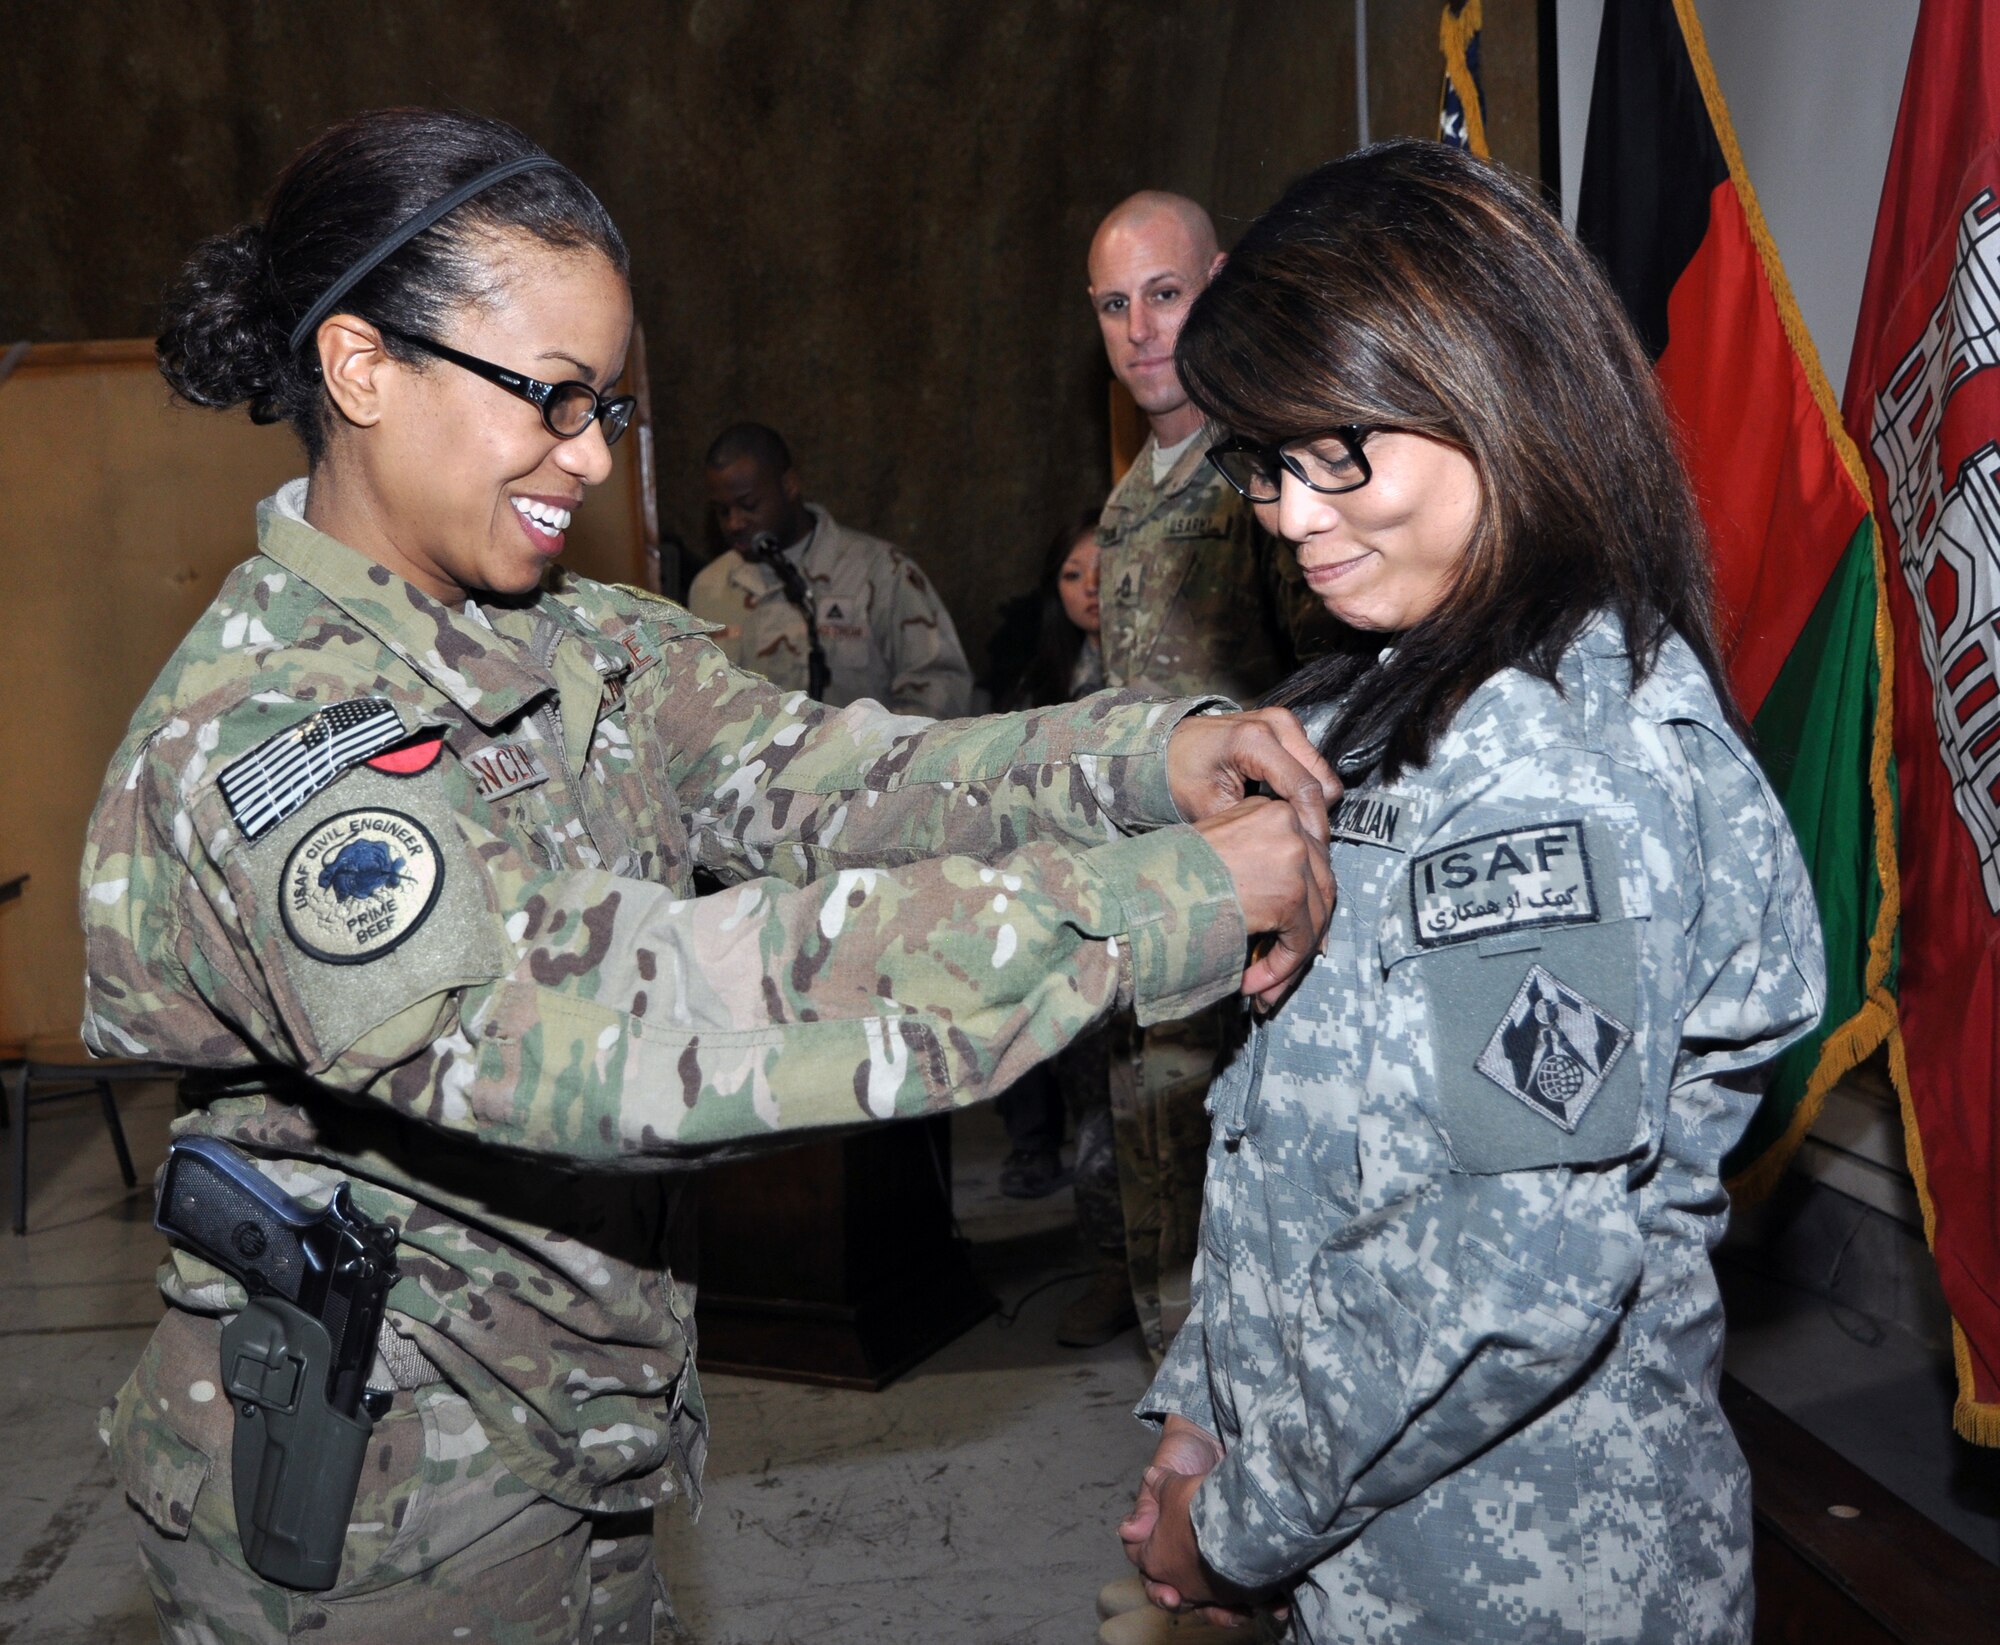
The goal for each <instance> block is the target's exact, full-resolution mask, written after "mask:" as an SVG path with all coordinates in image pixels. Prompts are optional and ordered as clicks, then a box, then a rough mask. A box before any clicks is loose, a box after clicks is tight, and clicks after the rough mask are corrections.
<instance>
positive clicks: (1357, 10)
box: [1354, 0, 1368, 148]
mask: <svg viewBox="0 0 2000 1645" xmlns="http://www.w3.org/2000/svg"><path fill="white" fill-rule="evenodd" d="M1354 130H1355V132H1356V134H1357V136H1356V144H1357V146H1358V147H1362V148H1365V147H1367V145H1368V0H1354Z"/></svg>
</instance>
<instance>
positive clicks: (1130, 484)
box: [1104, 431, 1209, 514]
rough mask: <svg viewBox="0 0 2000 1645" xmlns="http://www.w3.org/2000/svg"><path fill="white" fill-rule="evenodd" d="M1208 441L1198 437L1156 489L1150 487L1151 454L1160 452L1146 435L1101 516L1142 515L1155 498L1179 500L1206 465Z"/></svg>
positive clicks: (1156, 442)
mask: <svg viewBox="0 0 2000 1645" xmlns="http://www.w3.org/2000/svg"><path fill="white" fill-rule="evenodd" d="M1208 447H1209V441H1208V440H1207V439H1206V438H1204V437H1202V436H1201V435H1197V436H1196V437H1195V440H1194V443H1193V444H1192V445H1190V446H1189V447H1188V448H1187V450H1185V451H1183V452H1182V453H1181V454H1180V458H1179V460H1178V461H1177V462H1176V463H1175V464H1174V466H1173V467H1172V468H1170V469H1168V470H1167V475H1166V478H1165V479H1163V480H1162V481H1160V483H1159V484H1158V485H1155V484H1153V453H1154V452H1155V451H1157V450H1159V448H1160V442H1159V441H1158V440H1157V439H1155V438H1154V437H1153V435H1152V433H1151V432H1150V431H1149V432H1148V433H1147V435H1146V443H1145V444H1144V445H1142V446H1141V447H1140V448H1139V455H1138V456H1136V457H1134V458H1133V459H1132V466H1131V467H1130V468H1128V469H1127V470H1126V471H1125V477H1124V478H1123V479H1122V480H1120V481H1119V482H1118V484H1117V487H1116V488H1115V489H1114V490H1113V491H1112V493H1111V496H1110V498H1109V499H1108V500H1107V501H1106V503H1105V505H1104V512H1105V513H1106V514H1111V513H1123V512H1127V511H1131V512H1135V513H1136V512H1143V511H1144V510H1145V509H1147V508H1150V507H1151V506H1152V504H1153V502H1154V500H1155V499H1157V498H1164V497H1178V496H1179V495H1180V494H1181V493H1182V492H1183V491H1185V490H1187V488H1188V487H1189V486H1191V485H1193V484H1194V482H1195V480H1196V478H1197V477H1198V476H1199V475H1200V473H1201V470H1202V465H1203V464H1204V463H1206V462H1207V461H1208Z"/></svg>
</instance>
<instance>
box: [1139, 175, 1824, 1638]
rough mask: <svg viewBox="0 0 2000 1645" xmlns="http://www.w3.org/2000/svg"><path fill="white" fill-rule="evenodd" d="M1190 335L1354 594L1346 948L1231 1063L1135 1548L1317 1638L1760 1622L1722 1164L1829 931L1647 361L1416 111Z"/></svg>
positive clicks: (1305, 212)
mask: <svg viewBox="0 0 2000 1645" xmlns="http://www.w3.org/2000/svg"><path fill="white" fill-rule="evenodd" d="M1177 358H1178V363H1179V366H1180V372H1181V378H1182V381H1183V382H1184V383H1186V385H1187V387H1188V390H1189V392H1190V394H1192V395H1193V396H1194V398H1195V400H1196V402H1197V403H1198V404H1200V405H1201V406H1202V407H1203V408H1204V409H1205V410H1206V411H1207V413H1208V415H1209V416H1210V418H1211V419H1212V420H1213V421H1214V422H1215V423H1216V424H1218V425H1220V426H1221V427H1223V428H1224V429H1226V430H1228V431H1229V432H1230V433H1231V434H1232V435H1233V436H1234V438H1232V439H1229V440H1226V441H1225V442H1223V443H1222V444H1221V445H1219V446H1218V447H1217V448H1216V451H1215V461H1216V462H1217V464H1218V466H1220V467H1221V468H1222V470H1223V472H1224V473H1225V474H1226V475H1228V476H1229V478H1230V479H1231V480H1232V481H1233V482H1234V483H1235V484H1236V485H1237V486H1238V487H1239V488H1240V489H1241V490H1243V491H1244V492H1245V494H1246V495H1248V496H1249V497H1250V498H1251V499H1252V500H1253V501H1254V502H1255V503H1256V504H1257V505H1258V507H1259V509H1260V511H1261V513H1262V516H1263V518H1264V520H1265V521H1266V523H1267V524H1268V525H1270V526H1271V527H1273V528H1274V529H1276V530H1277V531H1278V532H1279V534H1280V535H1282V536H1283V537H1284V538H1285V539H1287V540H1288V541H1289V542H1291V543H1292V544H1293V545H1294V547H1295V549H1296V551H1297V553H1298V555H1299V560H1300V564H1301V566H1302V568H1303V570H1304V573H1305V576H1306V579H1307V581H1308V583H1309V584H1310V585H1311V586H1312V587H1313V589H1314V590H1315V591H1317V593H1318V594H1319V596H1320V598H1321V600H1322V601H1323V602H1324V603H1325V605H1326V606H1327V608H1328V610H1330V611H1331V612H1332V613H1333V614H1334V616H1336V617H1337V618H1338V619H1340V621H1341V622H1342V623H1343V624H1344V625H1345V626H1346V629H1347V634H1346V643H1345V647H1344V650H1343V652H1342V653H1341V654H1339V655H1336V656H1334V657H1331V658H1328V659H1326V660H1325V661H1323V662H1320V663H1316V664H1314V665H1312V666H1310V667H1308V668H1307V669H1305V670H1303V671H1302V672H1301V673H1300V674H1299V675H1297V676H1296V677H1295V678H1294V679H1293V680H1292V681H1291V682H1289V684H1288V685H1287V686H1286V687H1285V688H1284V690H1283V691H1282V692H1281V693H1280V700H1282V701H1287V702H1290V703H1291V704H1293V705H1294V706H1295V707H1298V708H1299V709H1300V710H1301V712H1302V714H1303V715H1304V717H1305V720H1306V724H1307V728H1308V730H1309V731H1310V732H1312V733H1313V734H1314V735H1316V736H1317V738H1318V739H1319V742H1320V746H1321V748H1322V749H1323V750H1324V751H1325V752H1326V753H1327V754H1328V755H1329V757H1330V758H1332V759H1333V760H1334V761H1335V763H1336V766H1337V768H1338V769H1339V770H1340V771H1341V773H1342V775H1343V776H1344V778H1345V779H1346V781H1347V792H1346V795H1345V797H1344V799H1343V800H1342V802H1341V804H1340V806H1339V808H1338V810H1337V813H1336V816H1335V819H1334V826H1333V836H1334V839H1333V846H1332V859H1333V865H1334V873H1335V877H1336V879H1337V881H1338V884H1339V886H1340V902H1339V906H1338V908H1337V909H1336V911H1335V915H1334V920H1333V924H1332V926H1331V927H1330V929H1329V932H1328V936H1327V940H1326V944H1325V948H1324V952H1323V953H1322V955H1321V956H1320V958H1319V960H1318V961H1317V962H1316V964H1315V966H1314V967H1313V969H1312V971H1311V972H1310V974H1309V975H1308V977H1307V979H1306V981H1305V982H1304V983H1303V984H1302V985H1301V987H1300V988H1299V990H1298V991H1297V992H1296V993H1295V994H1294V995H1293V996H1292V997H1291V999H1290V1000H1289V1001H1288V1002H1287V1003H1286V1004H1285V1006H1284V1007H1283V1008H1282V1010H1281V1011H1280V1012H1279V1013H1278V1015H1277V1016H1276V1017H1275V1018H1273V1019H1272V1020H1271V1021H1269V1022H1268V1023H1266V1024H1264V1025H1262V1026H1260V1027H1259V1028H1258V1029H1257V1030H1256V1032H1255V1033H1254V1035H1253V1037H1252V1038H1251V1040H1250V1042H1249V1044H1248V1045H1247V1047H1246V1048H1245V1049H1244V1050H1243V1051H1242V1052H1241V1054H1239V1055H1238V1056H1237V1058H1236V1059H1235V1060H1234V1062H1233V1063H1232V1064H1231V1066H1230V1068H1229V1070H1228V1072H1227V1073H1226V1075H1225V1076H1224V1077H1223V1078H1221V1079H1220V1080H1218V1082H1217V1084H1216V1087H1215V1093H1214V1103H1213V1118H1214V1140H1213V1143H1212V1146H1211V1149H1210V1153H1209V1160H1208V1179H1207V1188H1206V1200H1205V1207H1204V1221H1203V1244H1202V1257H1201V1269H1200V1278H1199V1282H1198V1286H1197V1294H1196V1311H1195V1315H1194V1318H1193V1319H1192V1320H1191V1321H1190V1323H1189V1324H1188V1326H1187V1328H1186V1329H1185V1330H1183V1331H1182V1333H1181V1334H1180V1336H1179V1337H1178V1338H1177V1339H1176V1341H1175V1343H1174V1347H1173V1351H1172V1352H1171V1354H1170V1355H1169V1356H1168V1358H1167V1361H1166V1363H1165V1365H1164V1366H1163V1367H1162V1368H1161V1370H1160V1373H1159V1375H1158V1377H1157V1379H1156V1380H1155V1382H1154V1384H1153V1387H1152V1389H1151V1391H1150V1392H1149V1394H1148V1395H1147V1397H1146V1399H1145V1401H1144V1403H1143V1405H1142V1407H1141V1412H1142V1415H1145V1416H1148V1417H1150V1418H1152V1419H1154V1420H1157V1421H1162V1422H1163V1426H1164V1432H1163V1434H1162V1439H1161V1445H1160V1449H1159V1451H1158V1453H1157V1454H1156V1456H1155V1459H1154V1466H1153V1467H1152V1468H1151V1469H1149V1470H1148V1471H1147V1474H1146V1477H1145V1480H1144V1482H1143V1484H1142V1486H1141V1489H1140V1492H1139V1497H1138V1501H1137V1504H1136V1506H1135V1508H1134V1510H1133V1513H1132V1515H1131V1516H1130V1517H1129V1518H1128V1520H1127V1521H1126V1523H1125V1524H1124V1525H1123V1527H1121V1531H1122V1534H1123V1535H1124V1537H1125V1539H1126V1542H1127V1546H1128V1551H1129V1552H1130V1553H1131V1554H1132V1556H1133V1557H1134V1559H1135V1561H1136V1562H1137V1563H1138V1565H1139V1566H1140V1568H1141V1570H1142V1571H1143V1572H1144V1573H1145V1575H1146V1576H1147V1577H1148V1578H1149V1579H1150V1581H1151V1583H1152V1588H1151V1592H1152V1594H1153V1596H1154V1598H1155V1599H1156V1600H1158V1601H1161V1602H1163V1603H1167V1604H1170V1605H1180V1604H1190V1603H1193V1604H1206V1605H1218V1604H1219V1605H1222V1606H1225V1607H1226V1606H1230V1605H1234V1606H1238V1607H1241V1606H1256V1607H1266V1608H1268V1609H1267V1614H1269V1611H1270V1610H1274V1609H1275V1608H1276V1607H1277V1606H1280V1605H1283V1606H1286V1607H1288V1608H1289V1612H1290V1616H1291V1619H1292V1620H1291V1627H1292V1630H1293V1633H1292V1637H1294V1638H1296V1639H1300V1640H1310V1641H1314V1642H1320V1641H1363V1640H1365V1641H1368V1642H1370V1645H1417V1642H1438V1645H1443V1642H1447V1641H1448V1642H1450V1645H1478V1642H1484V1641H1495V1642H1498V1641H1507V1642H1509V1645H1516V1642H1520V1641H1528V1640H1536V1641H1576V1642H1584V1641H1589V1642H1592V1645H1598V1642H1609V1641H1648V1642H1660V1645H1665V1642H1667V1641H1674V1642H1678V1645H1685V1642H1689V1641H1744V1640H1747V1639H1748V1638H1749V1636H1750V1613H1751V1593H1750V1500H1749V1490H1748V1479H1747V1476H1746V1473H1745V1469H1744V1464H1743V1458H1742V1455H1741V1453H1740V1452H1739V1450H1738V1449H1737V1446H1736V1444H1735V1441H1734V1440H1733V1438H1732V1437H1731V1435H1730V1432H1729V1428H1728V1425H1727V1424H1726V1423H1725V1422H1724V1420H1723V1417H1722V1413H1721V1411H1720V1409H1719V1408H1718V1405H1717V1401H1716V1390H1717V1380H1718V1377H1719V1375H1720V1362H1721V1349H1722V1309H1721V1303H1720V1299H1719V1297H1718V1295H1717V1291H1716V1283H1715V1277H1714V1274H1713V1271H1712V1269H1711V1265H1710V1261H1709V1252H1710V1249H1711V1248H1712V1247H1713V1246H1714V1244H1715V1242H1716V1240H1717V1239H1718V1238H1719V1237H1720V1236H1721V1234H1722V1231H1723V1227H1724V1224H1725V1222H1726V1220H1727V1214H1728V1200H1727V1197H1726V1196H1725V1195H1724V1193H1723V1190H1722V1185H1721V1182H1720V1181H1719V1178H1718V1168H1719V1162H1720V1161H1721V1159H1722V1156H1723V1155H1724V1154H1725V1153H1727V1151H1728V1150H1729V1148H1730V1146H1731V1145H1732V1144H1733V1143H1734V1142H1735V1141H1736V1139H1737V1138H1738V1137H1739V1136H1740V1135H1741V1134H1742V1132H1743V1129H1744V1126H1745V1125H1746V1123H1747V1122H1748V1120H1749V1118H1750V1114H1751V1111H1752V1110H1753V1109H1754V1107H1755V1106H1756V1102H1757V1093H1758V1091H1759V1090H1760V1088H1761V1085H1762V1079H1763V1075H1764V1073H1765V1071H1766V1070H1767V1067H1768V1064H1769V1063H1770V1061H1771V1059H1772V1058H1774V1057H1775V1056H1776V1055H1777V1054H1778V1053H1779V1052H1780V1051H1782V1050H1783V1049H1784V1048H1785V1047H1786V1046H1787V1045H1790V1044H1791V1043H1792V1042H1793V1041H1794V1040H1796V1039H1797V1038H1798V1037H1799V1036H1800V1035H1802V1034H1804V1033H1806V1032H1807V1031H1809V1030H1810V1029H1811V1027H1812V1026H1813V1024H1814V1023H1815V1022H1816V1020H1817V1019H1818V1017H1819V1013H1820V1010H1821V1004H1822V1000H1823V985H1824V969H1823V962H1822V957H1821V952H1820V937H1819V924H1818V919H1817V914H1816V910H1815V908H1814V905H1813V900H1812V895H1811V890H1810V887H1809V885H1808V883H1807V880H1806V876H1805V870H1804V866H1803V863H1802V861H1801V859H1800V856H1799V852H1798V848H1797V846H1796V844H1795V842H1794V840H1793V838H1792V834H1791V830H1790V828H1789V827H1788V826H1787V824H1786V821H1785V818H1784V815H1783V813H1782V811H1781V810H1780V809H1779V806H1778V802H1777V800H1776V798H1775V797H1774V795H1773V794H1772V791H1771V789H1770V786H1769V784H1768V783H1767V782H1766V781H1765V779H1764V777H1763V775H1762V774H1761V773H1760V771H1759V770H1758V767H1757V765H1756V762H1755V761H1754V760H1753V759H1752V757H1751V756H1750V754H1749V753H1748V751H1747V750H1746V748H1745V746H1744V742H1743V738H1742V735H1741V727H1740V723H1739V721H1738V718H1737V715H1736V714H1735V712H1734V711H1733V710H1732V708H1731V707H1730V706H1729V697H1728V689H1727V686H1726V684H1725V683H1724V679H1723V675H1722V671H1721V669H1720V667H1719V665H1718V660H1717V646H1716V640H1715V624H1714V618H1713V616H1712V614H1711V605H1710V593H1709V573H1708V565H1707V558H1706V549H1705V544H1704V541H1703V537H1702V533H1701V529H1700V526H1699V522H1698V516H1697V514H1696V511H1695V508H1694V504H1693V501H1692V498H1691V496H1690V494H1689V490H1688V484H1687V480H1686V478H1685V476H1684V475H1683V474H1682V472H1681V470H1680V467H1679V464H1678V460H1677V458H1676V456H1675V446H1674V437H1673V432H1672V430H1671V428H1670V427H1669V425H1668V423H1667V420H1666V418H1665V416H1664V415H1663V413H1662V410H1661V406H1660V401H1659V398H1658V395H1657V393H1656V391H1655V388H1654V384H1653V379H1652V373H1651V371H1650V370H1649V368H1648V363H1647V360H1646V357H1645V355H1644V353H1643V352H1642V350H1641V349H1640V347H1639V345H1638V343H1637V341H1636V339H1635V338H1634V336H1633V333H1632V330H1631V328H1630V326H1629V325H1628V324H1627V322H1626V320H1625V317H1624V315H1623V313H1622V311H1621V310H1620V309H1619V307H1618V303H1617V300H1616V298H1615V297H1614V296H1613V295H1612V293H1611V292H1610V290H1609V288H1608V286H1607V285H1606V283H1605V282H1604V280H1603V278H1602V277H1601V275H1600V274H1599V272H1598V270H1597V269H1596V267H1595V266H1594V265H1593V264H1592V263H1591V261H1590V259H1589V257H1588V256H1587V255H1586V254H1585V253H1584V252H1583V251H1582V250H1581V249H1580V248H1579V247H1578V246H1577V244H1576V242H1575V241H1574V240H1572V239H1571V238H1570V237H1569V236H1568V235H1567V234H1565V233H1564V232H1563V230H1562V228H1561V226H1560V225H1559V224H1558V223H1557V222H1556V220H1555V218H1554V217H1553V216H1551V215H1550V214H1549V212H1548V211H1547V210H1546V209H1545V208H1544V207H1543V206H1542V204H1541V203H1540V201H1539V200H1538V199H1537V198H1536V197H1535V196H1534V195H1533V193H1532V192H1531V191H1530V190H1529V189H1528V188H1527V187H1525V186H1524V185H1523V184H1521V183H1520V182H1519V181H1518V180H1517V179H1515V178H1513V177H1512V176H1510V175H1509V174H1508V173H1506V172H1504V171H1502V170H1501V169H1499V168H1498V167H1494V166H1491V165H1487V164H1484V163H1481V162H1478V161H1475V160H1473V159H1471V158H1470V157H1468V156H1465V155H1463V154H1460V153H1457V152H1456V151H1454V150H1451V149H1447V148H1443V147H1441V146H1439V145H1436V144H1425V143H1394V144H1385V145H1382V146H1381V147H1378V148H1374V149H1369V150H1364V151H1362V152H1360V153H1357V154H1354V155H1350V156H1348V157H1347V158H1346V159H1344V160H1340V161H1336V162H1335V163H1333V164H1331V165H1329V166H1326V167H1324V168H1322V169H1321V170H1319V171H1317V172H1315V173H1313V174H1311V175H1310V176H1308V177H1306V178H1304V179H1302V180H1301V181H1300V182H1298V183H1297V184H1295V185H1294V186H1293V187H1292V188H1291V189H1290V190H1288V191H1287V193H1286V194H1285V195H1284V197H1283V198H1282V199H1281V200H1280V201H1279V202H1278V204H1277V205H1276V206H1274V207H1273V208H1272V209H1271V210H1270V211H1269V212H1267V213H1266V214H1265V215H1264V216H1263V217H1262V218H1260V219H1259V220H1258V221H1257V222H1256V223H1255V224H1254V225H1253V226H1252V227H1251V228H1250V230H1249V231H1248V232H1247V233H1246V234H1245V235H1244V237H1243V240H1242V242H1241V244H1240V245H1239V246H1238V247H1237V249H1236V251H1235V253H1234V255H1233V256H1232V257H1231V259H1230V262H1229V265H1228V267H1227V268H1226V269H1225V270H1224V271H1223V272H1222V273H1221V274H1220V275H1219V276H1218V277H1217V279H1216V281H1215V283H1214V284H1213V285H1211V286H1210V287H1209V289H1208V291H1207V292H1206V293H1205V294H1204V295H1203V296H1202V298H1201V299H1200V301H1199V302H1198V303H1197V304H1196V306H1195V308H1194V310H1193V312H1192V313H1191V314H1190V315H1189V318H1188V320H1187V324H1186V327H1185V329H1184V330H1183V331H1182V333H1181V339H1180V345H1179V353H1178V356H1177ZM1221 1614H1222V1615H1223V1616H1224V1617H1226V1616H1227V1615H1228V1612H1227V1611H1226V1610H1224V1611H1223V1612H1222V1613H1221ZM1108 1626H1109V1625H1108ZM1118 1637H1121V1638H1123V1637H1127V1636H1124V1635H1120V1636H1118ZM1131 1637H1137V1636H1136V1635H1133V1636H1131Z"/></svg>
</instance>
